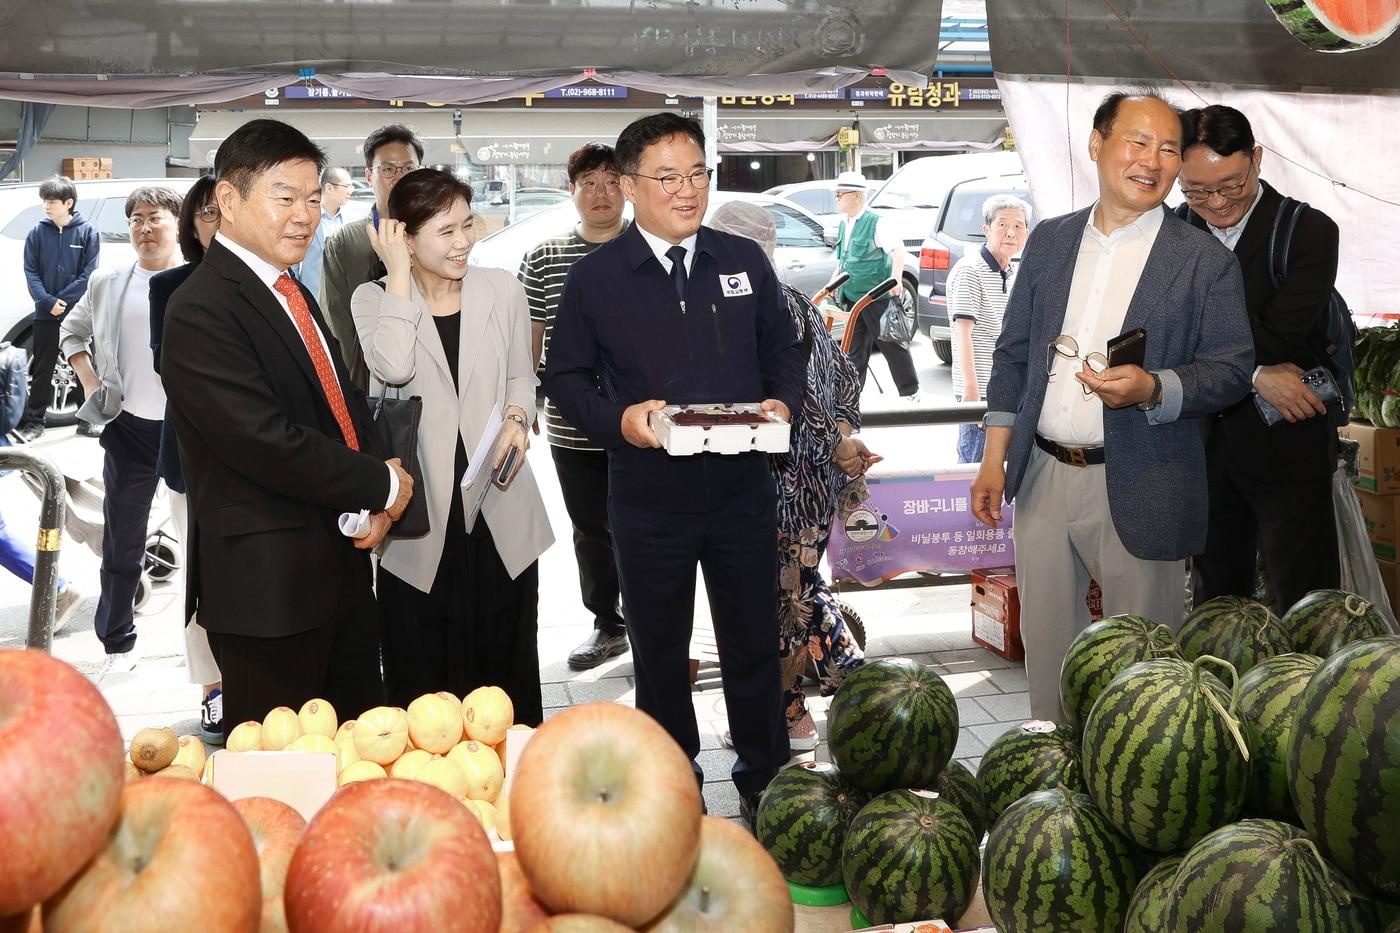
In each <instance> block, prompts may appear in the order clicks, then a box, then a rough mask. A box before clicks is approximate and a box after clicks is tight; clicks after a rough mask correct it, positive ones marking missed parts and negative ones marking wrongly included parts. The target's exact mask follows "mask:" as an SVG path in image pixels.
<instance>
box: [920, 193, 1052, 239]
mask: <svg viewBox="0 0 1400 933" xmlns="http://www.w3.org/2000/svg"><path fill="white" fill-rule="evenodd" d="M996 194H1009V195H1013V196H1015V197H1018V198H1020V199H1021V200H1023V201H1027V202H1029V201H1030V195H1029V193H1027V192H1026V191H1025V190H1024V189H1008V188H956V189H954V191H953V196H952V197H951V198H949V199H948V210H947V211H946V212H944V214H943V215H942V216H941V217H940V218H939V220H938V222H939V224H940V225H941V228H942V231H943V233H944V234H946V235H947V236H950V237H954V238H955V239H959V240H975V241H977V242H979V243H980V242H982V241H983V240H985V239H986V236H985V235H983V233H982V205H983V204H984V203H986V200H987V199H988V198H990V197H991V196H993V195H996Z"/></svg>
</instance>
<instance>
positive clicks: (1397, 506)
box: [1356, 489, 1400, 561]
mask: <svg viewBox="0 0 1400 933" xmlns="http://www.w3.org/2000/svg"><path fill="white" fill-rule="evenodd" d="M1356 498H1357V499H1358V500H1359V501H1360V503H1361V517H1362V518H1364V519H1365V520H1366V537H1368V538H1370V539H1371V550H1372V551H1374V552H1375V553H1376V557H1378V558H1382V559H1384V560H1389V561H1393V560H1395V547H1396V543H1397V540H1398V539H1397V533H1400V496H1378V495H1376V494H1375V493H1373V492H1367V491H1366V490H1364V489H1358V490H1356Z"/></svg>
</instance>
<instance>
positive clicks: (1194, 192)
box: [1181, 179, 1249, 204]
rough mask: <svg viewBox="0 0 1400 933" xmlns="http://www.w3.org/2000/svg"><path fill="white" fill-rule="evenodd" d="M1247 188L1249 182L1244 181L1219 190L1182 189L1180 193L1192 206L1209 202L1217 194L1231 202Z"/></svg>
mask: <svg viewBox="0 0 1400 933" xmlns="http://www.w3.org/2000/svg"><path fill="white" fill-rule="evenodd" d="M1248 187H1249V180H1248V179H1246V180H1244V181H1242V182H1240V183H1239V184H1238V185H1225V186H1223V187H1220V188H1182V189H1181V193H1182V194H1184V195H1185V196H1186V200H1188V201H1190V202H1191V203H1192V204H1202V203H1204V202H1206V201H1209V200H1210V199H1211V198H1213V197H1214V196H1215V195H1217V194H1218V195H1220V196H1221V197H1222V198H1224V199H1225V200H1227V201H1233V200H1234V199H1235V198H1238V197H1239V196H1240V195H1242V194H1244V191H1245V189H1246V188H1248Z"/></svg>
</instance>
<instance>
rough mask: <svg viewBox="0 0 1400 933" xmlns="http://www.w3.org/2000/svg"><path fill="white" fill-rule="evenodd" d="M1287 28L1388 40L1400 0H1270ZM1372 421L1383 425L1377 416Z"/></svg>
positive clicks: (1327, 42)
mask: <svg viewBox="0 0 1400 933" xmlns="http://www.w3.org/2000/svg"><path fill="white" fill-rule="evenodd" d="M1268 2H1269V9H1271V10H1273V12H1274V18H1276V19H1277V20H1278V21H1279V23H1281V24H1282V25H1283V28H1284V29H1287V30H1288V32H1289V33H1290V34H1291V35H1292V36H1293V38H1295V39H1297V40H1298V41H1299V42H1301V43H1303V44H1304V45H1306V46H1307V47H1308V48H1310V49H1312V50H1313V51H1316V52H1351V51H1354V50H1356V49H1366V48H1370V47H1371V46H1373V45H1376V44H1377V43H1380V42H1384V41H1385V40H1386V39H1387V38H1388V37H1389V36H1390V34H1391V33H1393V32H1395V27H1396V26H1397V25H1400V0H1268ZM1372 422H1373V423H1375V424H1379V423H1380V422H1379V421H1376V420H1375V419H1374V418H1373V419H1372Z"/></svg>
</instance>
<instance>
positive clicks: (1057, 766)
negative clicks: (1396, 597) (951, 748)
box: [978, 590, 1400, 933]
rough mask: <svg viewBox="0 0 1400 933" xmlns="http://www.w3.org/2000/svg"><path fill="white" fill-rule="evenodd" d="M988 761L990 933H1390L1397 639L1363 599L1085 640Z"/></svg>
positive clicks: (1397, 896)
mask: <svg viewBox="0 0 1400 933" xmlns="http://www.w3.org/2000/svg"><path fill="white" fill-rule="evenodd" d="M1061 705H1062V707H1063V708H1064V709H1065V710H1066V713H1067V717H1066V718H1067V721H1066V722H1064V723H1048V722H1033V723H1026V724H1024V725H1022V726H1020V727H1018V728H1016V729H1013V730H1011V731H1010V732H1008V733H1007V734H1006V735H1004V736H1002V737H1001V738H1000V739H998V740H997V741H996V742H995V743H993V745H992V747H991V748H990V749H988V751H987V753H986V755H985V756H984V757H983V760H982V764H981V766H980V767H979V769H978V781H979V783H980V784H981V787H982V790H983V791H984V794H985V796H986V801H987V806H988V810H989V813H990V816H991V819H992V821H993V822H992V826H991V829H990V832H989V835H988V838H987V846H986V850H985V853H984V856H983V861H982V887H983V894H984V897H985V900H986V903H987V908H988V911H989V912H990V914H991V917H992V920H993V921H994V922H995V923H996V925H997V929H998V930H1000V931H1002V933H1020V931H1027V933H1029V931H1040V930H1057V929H1064V930H1070V929H1073V930H1104V931H1110V930H1112V931H1118V930H1124V931H1127V933H1176V931H1188V930H1189V931H1191V933H1196V931H1220V933H1226V931H1228V933H1251V931H1266V930H1270V931H1271V930H1290V931H1298V933H1331V931H1339V933H1349V931H1363V930H1381V929H1389V928H1388V927H1387V926H1386V925H1387V924H1395V926H1394V929H1396V930H1400V635H1396V634H1395V633H1394V632H1393V631H1392V628H1391V624H1390V623H1389V622H1388V620H1387V619H1386V617H1385V616H1384V615H1382V614H1381V613H1380V612H1379V611H1378V610H1376V609H1375V608H1374V607H1372V606H1371V605H1370V604H1369V603H1368V602H1367V601H1366V600H1364V599H1361V598H1360V597H1358V596H1355V595H1354V594H1350V593H1345V592H1341V591H1338V590H1323V591H1319V592H1315V593H1311V594H1309V595H1308V596H1306V597H1304V598H1303V599H1302V600H1300V601H1299V602H1298V603H1297V604H1296V605H1294V606H1293V607H1292V608H1291V609H1290V610H1289V611H1288V612H1287V613H1285V614H1284V615H1283V617H1282V618H1279V617H1277V616H1275V615H1274V614H1273V613H1272V612H1270V611H1269V610H1268V609H1267V608H1266V607H1264V606H1262V605H1259V604H1257V603H1253V602H1251V601H1249V600H1244V599H1236V598H1233V597H1232V598H1226V599H1222V600H1213V601H1211V602H1209V603H1206V604H1204V605H1202V606H1201V607H1199V608H1198V609H1197V610H1196V611H1195V612H1193V613H1192V614H1191V616H1190V617H1188V619H1187V621H1186V623H1185V624H1184V625H1183V627H1182V629H1181V630H1180V631H1179V632H1177V633H1176V634H1175V635H1173V634H1172V633H1171V632H1170V631H1169V630H1167V629H1165V628H1164V627H1161V626H1156V625H1154V624H1153V623H1152V622H1151V621H1149V620H1146V619H1142V618H1139V617H1131V616H1118V617H1110V618H1107V619H1104V620H1102V621H1100V622H1097V623H1095V624H1094V625H1091V626H1089V628H1087V629H1085V631H1084V632H1082V633H1081V634H1080V636H1079V637H1078V638H1076V639H1075V641H1074V642H1073V644H1072V645H1071V646H1070V648H1069V650H1068V652H1067V654H1066V657H1065V660H1064V667H1063V669H1062V675H1061Z"/></svg>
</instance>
